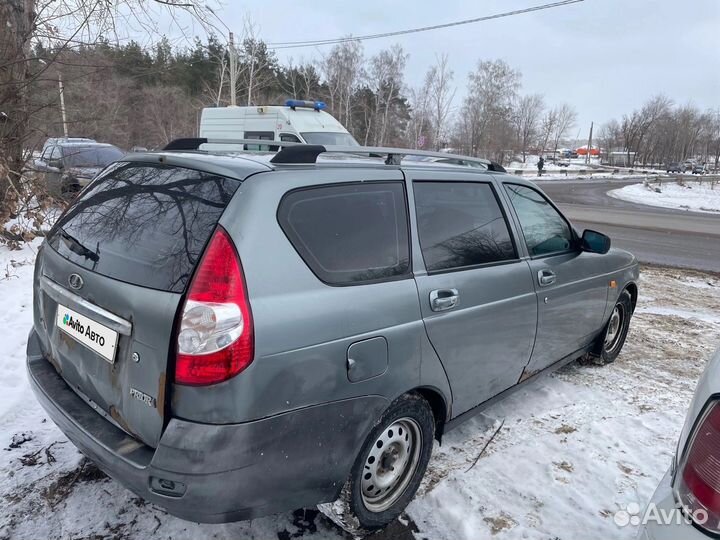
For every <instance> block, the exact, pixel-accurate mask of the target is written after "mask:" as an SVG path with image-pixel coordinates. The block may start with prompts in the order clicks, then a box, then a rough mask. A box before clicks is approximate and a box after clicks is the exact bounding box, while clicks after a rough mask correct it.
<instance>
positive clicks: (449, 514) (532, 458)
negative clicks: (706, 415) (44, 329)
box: [0, 243, 720, 540]
mask: <svg viewBox="0 0 720 540" xmlns="http://www.w3.org/2000/svg"><path fill="white" fill-rule="evenodd" d="M36 247H37V244H36V243H34V244H33V245H32V246H28V247H26V248H25V249H24V250H23V251H20V252H8V251H6V250H5V249H4V248H0V270H2V276H0V297H1V298H3V299H4V308H5V309H3V310H2V312H1V313H0V324H1V325H2V327H3V328H4V329H5V333H4V340H3V349H2V353H3V354H1V355H0V449H2V450H0V499H1V500H2V506H0V539H3V540H4V539H10V538H12V539H32V540H34V539H37V538H48V539H64V538H97V539H119V538H123V539H135V538H137V539H143V540H144V539H146V538H158V539H165V538H168V539H169V538H172V539H175V540H182V539H199V538H219V539H221V538H256V539H262V540H264V539H278V540H285V539H289V538H298V537H305V538H308V539H338V538H344V539H346V540H348V538H349V537H348V536H347V534H346V533H344V532H342V531H340V530H339V529H337V528H335V527H334V525H332V524H331V523H330V522H329V520H327V519H326V518H325V517H324V516H322V515H318V514H317V512H316V511H315V510H314V509H307V510H298V511H296V512H294V513H292V512H290V513H287V514H280V515H277V516H271V517H267V518H262V519H256V520H253V521H250V522H241V523H235V524H228V525H199V524H195V523H188V522H184V521H181V520H179V519H176V518H173V517H171V516H168V515H167V514H165V513H164V512H163V511H162V510H161V509H159V508H157V507H155V506H153V505H151V504H147V503H145V502H143V501H142V500H140V499H138V498H137V497H135V496H134V495H133V494H131V493H130V492H128V491H127V490H125V489H124V488H123V487H121V486H120V485H119V484H118V483H116V482H114V481H112V480H110V479H108V478H107V477H105V476H104V475H103V474H102V473H101V472H100V471H98V470H97V469H96V468H95V467H94V466H93V465H92V464H91V463H89V462H87V461H86V460H84V459H83V458H82V456H81V455H80V454H79V453H78V452H77V451H76V450H75V449H74V447H73V446H72V444H71V443H69V442H68V441H67V440H66V439H65V437H64V436H63V435H62V433H61V432H60V431H59V430H58V429H57V428H56V427H55V426H54V425H53V424H52V422H51V421H50V420H48V419H47V418H46V416H45V414H44V412H43V410H42V409H41V408H40V406H39V405H38V404H37V403H36V402H35V400H34V398H33V396H32V394H31V392H30V391H29V388H28V383H27V381H26V376H25V370H24V348H25V340H26V335H27V332H28V330H29V328H30V325H31V302H30V296H31V284H32V266H31V264H29V263H30V261H32V258H33V250H34V249H35V248H36ZM12 260H14V261H16V262H15V263H14V264H13V263H11V261H12ZM641 287H642V289H641V297H640V301H639V309H638V311H637V314H636V316H635V317H634V319H633V323H632V326H631V332H630V335H629V338H628V341H627V344H626V345H625V349H624V350H623V352H622V354H621V356H620V357H619V359H618V360H617V361H616V362H615V363H614V364H612V365H609V366H605V367H596V366H580V365H578V364H573V365H570V366H567V367H566V368H564V369H562V370H560V371H559V372H557V373H555V374H553V375H551V376H549V377H545V378H543V379H540V380H538V381H535V382H534V383H531V384H530V385H528V386H527V387H525V388H524V389H523V390H521V391H519V392H518V393H516V394H514V395H513V396H511V397H510V398H508V399H506V400H505V401H503V402H501V403H499V404H497V405H494V406H492V407H490V408H489V409H487V410H486V411H485V412H484V413H483V414H481V415H480V416H478V417H476V418H475V419H473V420H471V421H470V422H468V423H466V424H464V425H463V426H461V427H460V428H458V429H457V430H455V431H453V432H451V433H449V434H447V435H446V436H445V437H444V439H443V444H442V446H439V445H436V446H435V449H434V453H433V459H432V461H431V464H430V467H429V470H428V473H427V477H426V479H425V481H424V482H423V484H422V486H421V488H420V491H419V493H418V496H417V497H416V499H415V500H414V501H413V502H412V503H411V504H410V506H409V507H408V511H407V516H405V517H404V518H403V520H402V521H403V523H404V524H407V525H403V524H399V523H396V524H394V525H393V526H392V528H391V530H389V531H386V532H384V533H381V534H380V535H376V536H374V538H376V539H379V538H386V539H387V538H402V539H410V538H412V537H413V535H412V533H411V532H410V530H411V529H412V530H415V527H416V528H417V531H416V532H415V533H414V535H415V538H417V539H422V538H427V539H430V538H432V539H433V540H443V539H447V540H460V539H467V540H478V539H483V538H497V539H513V538H527V539H547V538H557V539H568V540H571V539H575V538H588V539H594V538H597V539H605V538H610V537H612V538H627V539H629V538H633V537H634V535H635V533H636V530H634V528H632V527H626V528H624V529H619V528H618V527H617V526H616V525H615V524H614V522H613V519H612V516H613V513H614V512H616V511H617V510H619V509H621V508H624V507H625V506H626V505H627V504H628V503H630V502H638V503H640V504H641V505H642V503H644V502H645V501H647V500H648V498H649V497H650V496H651V494H652V492H653V490H654V488H655V485H656V484H657V482H658V481H659V479H660V478H661V476H662V475H663V474H664V472H665V470H666V468H667V467H668V465H669V463H670V459H671V456H672V454H673V452H674V448H675V444H676V441H677V437H678V434H679V431H680V428H681V426H682V423H683V419H684V415H685V411H686V408H687V406H688V403H689V401H690V398H691V396H692V393H693V391H694V387H695V384H696V381H697V379H698V377H699V375H700V373H701V372H702V369H703V367H704V365H705V362H706V360H707V359H708V358H709V357H710V355H711V353H712V351H713V350H714V348H715V347H716V346H718V345H719V344H720V320H718V317H719V315H720V314H719V313H718V306H720V278H718V277H715V276H710V275H707V274H701V273H695V272H688V271H679V270H677V271H676V270H667V269H656V268H647V267H646V268H644V269H643V271H642V278H641ZM501 422H504V423H503V427H502V429H500V431H499V432H498V433H497V435H496V436H495V438H494V439H493V440H492V441H491V442H490V444H489V446H488V447H487V449H486V451H485V452H484V453H483V454H482V455H481V456H480V458H479V459H478V455H479V454H480V452H481V450H482V448H483V446H484V445H485V444H486V443H487V442H488V440H489V439H491V437H492V435H493V433H495V431H496V429H497V428H498V427H499V426H500V424H501Z"/></svg>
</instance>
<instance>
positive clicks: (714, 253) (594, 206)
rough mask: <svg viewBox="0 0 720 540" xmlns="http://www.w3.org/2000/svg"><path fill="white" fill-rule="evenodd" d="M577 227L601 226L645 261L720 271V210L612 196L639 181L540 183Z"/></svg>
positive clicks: (618, 245)
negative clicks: (677, 207) (661, 205)
mask: <svg viewBox="0 0 720 540" xmlns="http://www.w3.org/2000/svg"><path fill="white" fill-rule="evenodd" d="M538 183H539V184H540V186H541V187H542V188H543V190H544V191H545V192H546V193H547V194H548V195H549V196H550V197H551V198H552V200H553V201H555V203H556V204H557V205H558V206H559V207H560V209H561V210H562V211H563V212H564V213H565V215H566V216H567V217H568V218H570V220H571V221H572V222H573V225H575V227H576V228H578V229H580V230H582V229H595V230H597V231H600V232H603V233H605V234H607V235H608V236H610V238H612V244H613V246H616V247H619V248H622V249H627V250H628V251H631V252H633V253H634V254H635V255H636V256H637V257H638V260H640V262H644V263H652V264H662V265H667V266H676V267H681V268H692V269H696V270H704V271H710V272H718V273H720V215H714V214H707V213H697V212H688V211H686V210H674V209H669V208H658V207H654V206H646V205H642V204H635V203H630V202H626V201H621V200H619V199H615V198H613V197H610V196H608V195H607V192H608V191H610V190H612V189H617V188H620V187H623V186H625V185H628V184H636V183H638V180H634V181H620V180H602V181H600V180H580V181H567V182H566V181H548V182H538Z"/></svg>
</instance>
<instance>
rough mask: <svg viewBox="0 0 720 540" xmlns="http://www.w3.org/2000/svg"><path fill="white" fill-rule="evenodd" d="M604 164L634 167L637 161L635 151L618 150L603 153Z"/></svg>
mask: <svg viewBox="0 0 720 540" xmlns="http://www.w3.org/2000/svg"><path fill="white" fill-rule="evenodd" d="M602 162H603V164H604V165H611V166H614V167H632V166H633V164H634V163H635V152H626V151H625V150H616V151H614V152H608V153H606V154H604V155H603V161H602Z"/></svg>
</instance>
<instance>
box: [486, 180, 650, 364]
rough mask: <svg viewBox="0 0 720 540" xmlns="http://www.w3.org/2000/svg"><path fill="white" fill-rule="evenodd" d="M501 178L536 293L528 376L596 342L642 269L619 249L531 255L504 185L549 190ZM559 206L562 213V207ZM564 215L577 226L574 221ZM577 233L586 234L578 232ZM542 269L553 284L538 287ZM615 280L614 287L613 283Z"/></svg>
mask: <svg viewBox="0 0 720 540" xmlns="http://www.w3.org/2000/svg"><path fill="white" fill-rule="evenodd" d="M496 180H497V181H498V183H499V184H500V186H501V190H500V191H501V194H502V198H503V201H504V202H505V206H506V207H507V209H508V213H509V215H510V216H511V217H512V221H513V224H514V230H515V234H516V238H517V240H518V243H519V244H520V245H521V246H522V250H523V253H524V255H525V258H526V260H527V262H528V265H529V266H530V268H531V270H532V275H533V282H534V284H535V288H536V291H537V302H538V332H537V337H536V342H535V347H534V349H533V355H532V358H531V360H530V362H529V364H528V366H527V368H526V369H525V371H524V373H523V378H525V377H528V376H530V375H532V374H534V373H538V372H540V371H542V370H543V369H545V368H546V367H548V366H550V365H552V364H553V363H555V362H557V361H558V360H559V359H560V358H563V357H565V356H566V355H568V354H571V353H574V352H575V351H579V350H580V349H582V348H584V347H586V346H587V345H588V344H589V343H591V342H592V341H593V340H594V339H595V338H596V337H597V336H598V334H599V333H600V332H602V330H603V328H604V327H605V324H606V323H607V321H608V319H609V317H610V313H611V311H612V309H610V308H611V307H612V306H613V305H615V302H616V301H617V297H618V296H619V294H620V292H621V291H622V290H623V289H624V288H625V287H627V286H628V284H630V283H636V282H637V280H638V274H639V270H638V264H637V260H636V259H635V257H634V256H633V255H632V254H630V253H628V252H626V251H623V250H619V249H615V248H611V249H610V251H609V252H608V253H606V254H604V255H601V254H596V253H587V252H582V251H580V250H579V249H578V250H576V251H574V252H571V253H567V254H560V255H554V256H548V257H540V258H535V259H532V258H530V257H529V256H528V252H527V247H526V245H525V240H524V237H523V235H522V229H521V227H520V224H519V221H518V218H517V214H516V213H515V209H514V208H513V206H512V204H511V203H510V200H509V198H508V196H507V193H506V192H505V189H504V188H502V184H503V183H511V184H520V185H526V186H528V187H531V188H533V189H535V190H537V191H539V192H540V193H543V194H544V192H543V190H542V189H541V188H539V187H538V186H537V185H535V184H534V183H532V182H529V181H527V180H522V179H519V178H516V177H513V176H510V175H496ZM545 196H546V197H547V195H545ZM548 198H549V197H548ZM556 210H557V211H558V212H560V214H562V211H561V210H560V209H559V208H557V207H556ZM565 219H566V220H567V221H568V223H570V225H571V226H572V222H571V221H570V220H569V219H568V218H567V217H565ZM573 230H575V229H574V228H573ZM575 234H576V235H577V236H578V237H580V236H581V233H579V232H578V231H577V230H575ZM543 269H549V270H551V271H553V272H554V273H555V274H556V276H557V280H556V282H555V283H554V284H553V285H551V286H548V287H541V286H540V285H539V282H538V275H537V274H538V272H539V271H540V270H543ZM613 280H614V281H615V282H616V283H615V287H611V286H610V282H611V281H613ZM546 299H547V300H546Z"/></svg>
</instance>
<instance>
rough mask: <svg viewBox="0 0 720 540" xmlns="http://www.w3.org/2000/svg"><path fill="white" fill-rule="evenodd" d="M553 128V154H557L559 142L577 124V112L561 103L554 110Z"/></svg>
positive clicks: (570, 106)
mask: <svg viewBox="0 0 720 540" xmlns="http://www.w3.org/2000/svg"><path fill="white" fill-rule="evenodd" d="M555 117H556V121H555V128H554V129H553V131H552V140H553V154H557V149H558V146H559V145H560V140H561V139H562V138H563V137H565V135H566V134H567V132H568V130H570V129H572V128H574V127H575V124H576V123H577V112H576V111H575V108H574V107H573V106H572V105H569V104H567V103H563V104H562V105H560V106H559V107H557V108H555Z"/></svg>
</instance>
